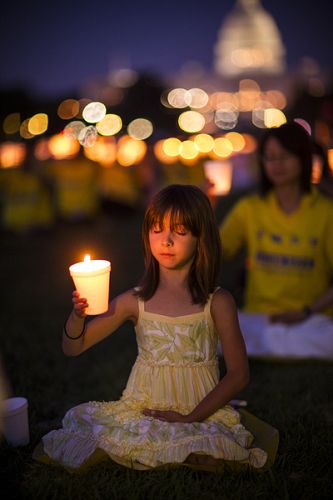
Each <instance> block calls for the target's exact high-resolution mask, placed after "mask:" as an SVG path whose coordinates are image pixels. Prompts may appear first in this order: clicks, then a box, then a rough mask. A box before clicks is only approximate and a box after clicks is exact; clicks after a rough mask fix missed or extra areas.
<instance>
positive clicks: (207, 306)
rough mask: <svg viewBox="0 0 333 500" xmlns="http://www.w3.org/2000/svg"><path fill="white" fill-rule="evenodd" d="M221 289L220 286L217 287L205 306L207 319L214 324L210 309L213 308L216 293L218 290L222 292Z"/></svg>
mask: <svg viewBox="0 0 333 500" xmlns="http://www.w3.org/2000/svg"><path fill="white" fill-rule="evenodd" d="M220 289H221V287H220V286H217V287H216V288H215V289H214V291H213V292H212V293H211V294H210V295H209V298H208V300H207V302H206V304H205V308H204V313H205V319H206V320H207V321H208V322H209V323H211V324H213V318H212V315H211V313H210V307H211V304H212V300H213V297H214V293H216V292H217V291H218V290H220Z"/></svg>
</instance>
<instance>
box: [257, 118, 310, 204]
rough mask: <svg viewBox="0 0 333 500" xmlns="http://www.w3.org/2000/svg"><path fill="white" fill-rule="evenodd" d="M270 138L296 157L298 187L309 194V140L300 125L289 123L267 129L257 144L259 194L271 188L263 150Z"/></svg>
mask: <svg viewBox="0 0 333 500" xmlns="http://www.w3.org/2000/svg"><path fill="white" fill-rule="evenodd" d="M271 138H274V139H276V140H277V141H279V143H280V144H281V146H282V147H283V148H284V149H286V150H287V151H289V152H290V153H292V154H293V155H295V156H297V158H298V159H299V161H300V164H301V175H300V187H301V189H302V191H303V192H309V191H310V189H311V174H312V144H311V138H310V136H309V134H308V133H307V131H306V130H305V128H304V127H303V126H302V125H299V124H298V123H297V122H290V123H284V124H283V125H281V126H280V127H277V128H270V129H268V130H267V131H266V133H265V134H264V135H263V137H262V139H261V141H260V143H259V148H258V153H259V190H260V192H261V194H263V195H265V194H266V193H267V192H268V191H270V190H271V189H272V188H273V184H272V182H271V181H270V179H269V178H268V177H267V175H266V172H265V168H264V157H265V149H266V145H267V141H268V140H269V139H271Z"/></svg>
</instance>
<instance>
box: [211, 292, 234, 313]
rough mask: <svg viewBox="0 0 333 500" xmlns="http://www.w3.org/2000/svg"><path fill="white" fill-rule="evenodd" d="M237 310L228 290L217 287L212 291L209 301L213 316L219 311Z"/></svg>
mask: <svg viewBox="0 0 333 500" xmlns="http://www.w3.org/2000/svg"><path fill="white" fill-rule="evenodd" d="M236 310H237V307H236V303H235V300H234V298H233V296H232V295H231V293H230V292H228V290H225V289H224V288H219V289H218V290H216V292H214V295H213V297H212V302H211V313H212V315H213V316H215V315H216V314H219V313H223V314H228V313H229V314H230V313H231V314H233V313H235V312H236Z"/></svg>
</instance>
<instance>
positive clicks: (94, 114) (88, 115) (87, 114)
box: [82, 102, 106, 123]
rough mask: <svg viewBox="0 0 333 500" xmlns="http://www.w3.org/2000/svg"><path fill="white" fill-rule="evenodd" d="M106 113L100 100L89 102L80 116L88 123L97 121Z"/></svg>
mask: <svg viewBox="0 0 333 500" xmlns="http://www.w3.org/2000/svg"><path fill="white" fill-rule="evenodd" d="M105 115H106V107H105V104H103V103H102V102H90V103H89V104H87V105H86V106H85V108H84V110H83V112H82V116H83V118H84V119H85V121H86V122H88V123H97V122H99V121H101V120H102V119H103V118H104V116H105Z"/></svg>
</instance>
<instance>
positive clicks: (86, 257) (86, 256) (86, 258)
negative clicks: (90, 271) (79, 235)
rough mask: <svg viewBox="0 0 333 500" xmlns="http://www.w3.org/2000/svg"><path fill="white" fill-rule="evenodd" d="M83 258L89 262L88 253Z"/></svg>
mask: <svg viewBox="0 0 333 500" xmlns="http://www.w3.org/2000/svg"><path fill="white" fill-rule="evenodd" d="M83 260H84V262H90V255H89V254H87V255H85V256H84V259H83Z"/></svg>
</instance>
